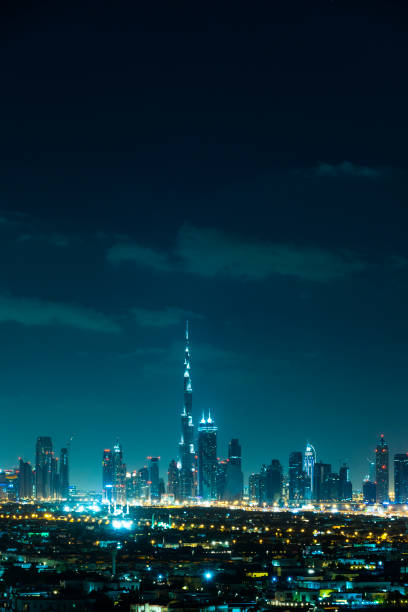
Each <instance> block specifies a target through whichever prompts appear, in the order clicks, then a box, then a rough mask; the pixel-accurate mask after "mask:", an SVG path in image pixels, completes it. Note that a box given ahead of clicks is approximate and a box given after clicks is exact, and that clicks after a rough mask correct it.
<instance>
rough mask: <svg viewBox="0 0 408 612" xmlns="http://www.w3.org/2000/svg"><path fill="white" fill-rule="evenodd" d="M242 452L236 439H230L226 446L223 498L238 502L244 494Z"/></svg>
mask: <svg viewBox="0 0 408 612" xmlns="http://www.w3.org/2000/svg"><path fill="white" fill-rule="evenodd" d="M241 464H242V452H241V445H240V443H239V440H238V438H232V440H231V442H230V443H229V445H228V463H227V472H226V483H225V491H224V498H225V499H228V500H239V499H241V498H242V495H243V493H244V476H243V474H242V465H241Z"/></svg>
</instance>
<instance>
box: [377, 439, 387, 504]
mask: <svg viewBox="0 0 408 612" xmlns="http://www.w3.org/2000/svg"><path fill="white" fill-rule="evenodd" d="M375 472H376V483H377V503H378V504H382V503H383V502H388V501H389V473H388V444H386V443H385V440H384V435H383V434H381V436H380V440H379V443H378V444H377V448H376V449H375Z"/></svg>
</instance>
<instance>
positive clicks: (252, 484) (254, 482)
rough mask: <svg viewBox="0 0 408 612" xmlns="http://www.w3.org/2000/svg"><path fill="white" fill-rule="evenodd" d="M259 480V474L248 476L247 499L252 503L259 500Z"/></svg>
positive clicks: (257, 502)
mask: <svg viewBox="0 0 408 612" xmlns="http://www.w3.org/2000/svg"><path fill="white" fill-rule="evenodd" d="M260 482H261V475H260V474H251V475H250V476H249V478H248V495H249V501H250V502H252V503H256V504H259V503H260V502H261V489H260Z"/></svg>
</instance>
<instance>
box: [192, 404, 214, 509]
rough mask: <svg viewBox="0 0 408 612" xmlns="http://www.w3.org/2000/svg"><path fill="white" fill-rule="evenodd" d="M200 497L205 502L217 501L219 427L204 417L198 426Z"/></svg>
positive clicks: (209, 417)
mask: <svg viewBox="0 0 408 612" xmlns="http://www.w3.org/2000/svg"><path fill="white" fill-rule="evenodd" d="M197 450H198V495H199V496H200V497H201V498H202V499H204V500H209V501H210V500H213V499H217V468H218V462H217V426H216V425H215V423H214V419H212V418H211V416H210V415H208V419H206V418H205V417H204V415H203V418H202V419H201V421H200V423H199V425H198V449H197Z"/></svg>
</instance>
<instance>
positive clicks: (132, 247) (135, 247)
mask: <svg viewBox="0 0 408 612" xmlns="http://www.w3.org/2000/svg"><path fill="white" fill-rule="evenodd" d="M107 259H108V261H110V262H111V263H121V262H124V261H131V262H134V263H135V264H137V265H140V266H142V267H145V268H152V269H154V270H159V271H161V272H167V271H169V270H171V269H172V265H171V263H170V261H169V258H168V257H167V255H166V254H164V253H160V252H159V251H156V250H154V249H151V248H149V247H145V246H142V245H140V244H136V243H134V242H132V243H130V242H128V243H120V244H115V245H113V246H112V247H110V248H109V249H108V252H107Z"/></svg>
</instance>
